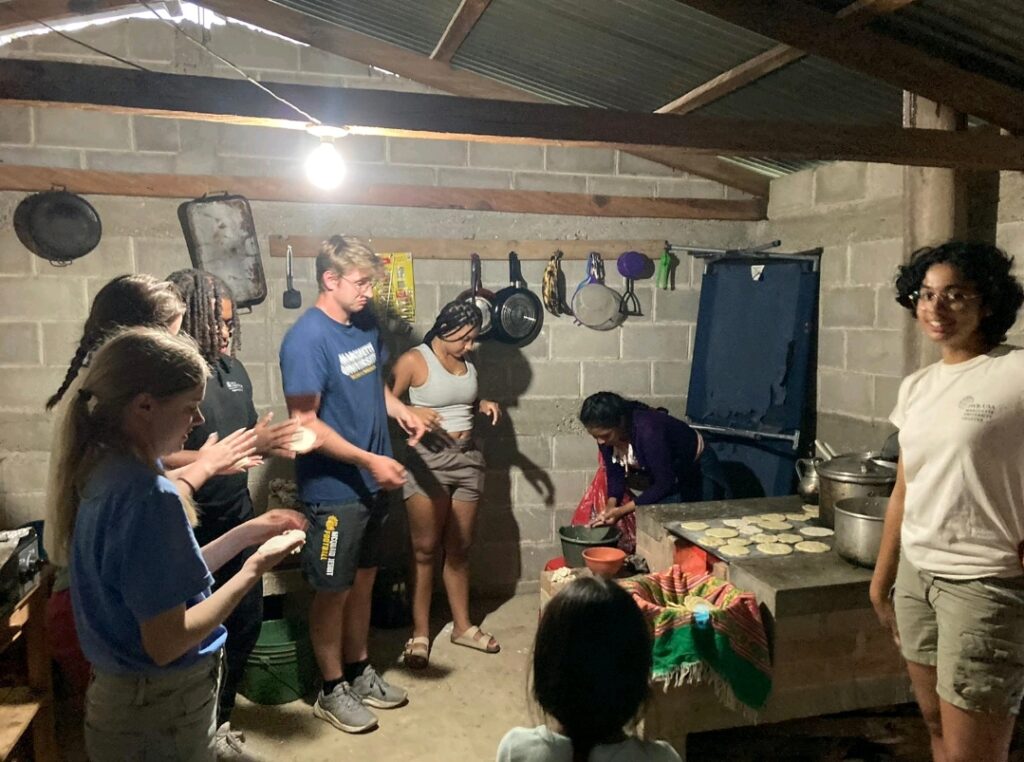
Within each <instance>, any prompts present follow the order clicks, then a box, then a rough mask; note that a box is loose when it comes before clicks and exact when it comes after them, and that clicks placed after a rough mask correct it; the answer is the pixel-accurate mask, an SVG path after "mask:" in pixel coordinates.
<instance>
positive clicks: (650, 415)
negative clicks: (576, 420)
mask: <svg viewBox="0 0 1024 762" xmlns="http://www.w3.org/2000/svg"><path fill="white" fill-rule="evenodd" d="M580 422H581V423H582V424H583V425H584V427H586V429H587V433H588V434H590V436H592V437H593V438H594V439H595V440H597V445H598V449H599V450H600V451H601V458H602V459H603V460H604V466H605V470H606V471H607V474H608V503H607V505H606V506H605V509H604V512H603V513H601V515H599V516H598V517H597V518H595V519H594V520H593V521H592V522H591V526H600V525H606V524H614V523H616V522H618V521H619V520H620V519H622V518H623V517H624V516H626V515H628V514H630V513H632V512H633V511H634V510H635V509H636V506H638V505H655V504H658V503H689V502H695V501H698V500H701V499H702V480H703V476H702V471H701V455H702V453H704V440H703V439H702V438H701V435H700V434H699V433H698V432H696V431H695V430H694V429H692V428H690V427H689V426H688V425H687V424H686V423H684V422H683V421H680V420H679V419H678V418H673V417H672V416H671V415H669V414H668V413H666V412H664V411H662V410H655V409H653V408H651V407H649V406H647V405H645V404H644V403H642V402H637V401H635V400H627V399H624V398H623V397H620V396H619V395H618V394H615V393H614V392H598V393H597V394H592V395H590V396H589V397H587V398H586V399H585V400H584V401H583V407H582V408H581V410H580ZM708 452H709V453H710V451H708ZM627 490H628V491H629V492H631V493H632V494H633V495H634V497H633V499H632V501H631V502H629V501H628V496H627ZM624 498H626V501H624ZM624 502H626V504H623V503H624Z"/></svg>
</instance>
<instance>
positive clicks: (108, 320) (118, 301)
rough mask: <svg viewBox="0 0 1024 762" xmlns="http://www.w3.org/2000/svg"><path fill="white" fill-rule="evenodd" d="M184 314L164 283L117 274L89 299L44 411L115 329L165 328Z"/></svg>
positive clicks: (173, 291) (176, 296)
mask: <svg viewBox="0 0 1024 762" xmlns="http://www.w3.org/2000/svg"><path fill="white" fill-rule="evenodd" d="M184 311H185V305H184V304H182V301H181V295H180V294H179V293H178V290H177V289H176V288H175V287H174V286H173V285H172V284H170V283H168V282H167V281H160V280H157V279H156V278H154V277H153V276H152V275H145V274H140V275H118V276H117V277H116V278H114V279H113V280H111V281H109V282H108V283H107V284H106V285H104V286H103V288H101V289H100V290H99V291H98V292H97V293H96V297H95V298H94V299H93V300H92V307H91V308H90V309H89V317H88V318H87V319H86V321H85V326H84V328H83V330H82V338H81V339H80V340H79V342H78V348H77V349H76V350H75V354H74V356H73V357H72V358H71V363H70V364H69V365H68V372H67V373H66V374H65V375H64V381H63V383H61V385H60V388H59V389H58V390H57V391H56V392H55V393H54V394H53V396H51V397H50V399H48V400H47V401H46V409H47V410H50V409H51V408H53V407H54V406H55V405H56V404H57V403H58V402H60V401H61V399H62V398H63V397H64V394H65V392H67V390H68V389H69V388H70V387H71V384H72V383H74V380H75V379H76V378H77V377H78V373H79V371H81V369H82V368H83V367H85V366H86V365H87V364H88V363H89V358H90V357H91V356H92V353H93V352H94V351H95V350H96V349H97V348H98V347H99V346H100V345H101V344H102V343H103V342H104V341H105V340H106V339H107V337H109V336H111V335H112V334H114V333H116V332H117V330H118V329H120V328H134V327H137V326H149V327H167V326H168V325H170V324H171V323H172V322H174V321H175V320H176V319H177V318H178V316H179V315H181V314H182V312H184Z"/></svg>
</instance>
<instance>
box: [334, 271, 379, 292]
mask: <svg viewBox="0 0 1024 762" xmlns="http://www.w3.org/2000/svg"><path fill="white" fill-rule="evenodd" d="M338 278H339V280H343V281H345V282H347V283H351V284H352V285H353V286H355V289H356V291H372V290H373V278H361V279H360V280H352V279H351V278H346V277H345V276H344V275H339V276H338Z"/></svg>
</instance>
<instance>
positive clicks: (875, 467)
mask: <svg viewBox="0 0 1024 762" xmlns="http://www.w3.org/2000/svg"><path fill="white" fill-rule="evenodd" d="M895 466H896V464H895V463H892V464H890V463H887V462H886V461H883V460H880V459H879V457H878V453H877V452H850V453H844V454H842V455H837V456H836V457H834V458H830V459H829V460H826V461H825V462H823V463H818V464H817V465H816V466H815V468H816V470H817V471H818V475H819V476H822V477H825V478H826V479H833V480H835V481H838V482H852V483H854V484H895V483H896V467H895Z"/></svg>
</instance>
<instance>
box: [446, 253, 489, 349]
mask: <svg viewBox="0 0 1024 762" xmlns="http://www.w3.org/2000/svg"><path fill="white" fill-rule="evenodd" d="M469 258H470V264H469V288H468V289H466V290H465V291H463V292H462V293H461V294H459V295H458V296H457V297H455V298H456V300H457V301H460V302H472V303H473V304H474V305H476V308H477V309H478V310H480V315H481V317H482V320H481V321H480V336H479V337H480V338H481V339H486V338H487V337H488V336H490V335H491V329H492V328H493V325H492V323H493V321H492V319H491V318H492V309H493V307H494V292H493V291H488V290H487V289H486V288H484V287H483V286H482V285H480V255H479V254H476V253H473V254H470V255H469Z"/></svg>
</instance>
